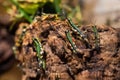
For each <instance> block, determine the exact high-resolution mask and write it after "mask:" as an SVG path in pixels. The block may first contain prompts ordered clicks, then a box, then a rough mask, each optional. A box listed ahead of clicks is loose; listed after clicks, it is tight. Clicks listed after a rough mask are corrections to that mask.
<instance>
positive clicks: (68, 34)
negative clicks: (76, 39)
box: [65, 30, 77, 53]
mask: <svg viewBox="0 0 120 80" xmlns="http://www.w3.org/2000/svg"><path fill="white" fill-rule="evenodd" d="M65 33H66V36H67V39H68V41H69V42H70V44H71V46H72V49H73V52H74V53H77V51H76V45H75V43H73V41H72V38H71V36H70V32H69V30H67V31H65Z"/></svg>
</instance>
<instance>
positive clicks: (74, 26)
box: [67, 18, 88, 42]
mask: <svg viewBox="0 0 120 80" xmlns="http://www.w3.org/2000/svg"><path fill="white" fill-rule="evenodd" d="M67 20H68V22H69V24H70V25H71V27H72V29H73V30H74V31H75V32H76V31H77V32H78V34H79V35H80V36H81V38H82V39H83V40H85V41H86V42H88V39H87V38H86V35H84V34H83V33H82V31H80V29H79V28H78V27H77V26H76V25H75V24H74V23H73V22H72V21H71V19H70V18H67Z"/></svg>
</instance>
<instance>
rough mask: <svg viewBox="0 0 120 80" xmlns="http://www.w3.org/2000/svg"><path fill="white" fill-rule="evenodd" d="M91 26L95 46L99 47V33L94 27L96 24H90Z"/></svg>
mask: <svg viewBox="0 0 120 80" xmlns="http://www.w3.org/2000/svg"><path fill="white" fill-rule="evenodd" d="M92 28H93V32H94V35H95V48H99V45H100V40H99V35H98V31H97V28H96V26H92Z"/></svg>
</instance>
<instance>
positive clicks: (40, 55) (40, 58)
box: [33, 38, 46, 69]
mask: <svg viewBox="0 0 120 80" xmlns="http://www.w3.org/2000/svg"><path fill="white" fill-rule="evenodd" d="M33 45H34V47H35V50H36V53H37V57H38V61H39V65H40V66H42V68H43V69H45V67H46V65H45V59H44V58H43V48H42V45H41V43H40V42H39V40H38V39H37V38H33Z"/></svg>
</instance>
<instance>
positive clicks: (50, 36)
mask: <svg viewBox="0 0 120 80" xmlns="http://www.w3.org/2000/svg"><path fill="white" fill-rule="evenodd" d="M25 26H28V27H26V28H25ZM92 26H94V25H83V26H78V27H79V29H80V30H81V31H82V32H83V33H84V34H85V35H86V36H87V41H85V40H83V38H80V36H79V35H78V33H77V32H75V31H74V30H73V29H71V26H70V24H69V23H68V21H67V20H61V19H58V17H56V16H54V15H42V16H41V17H36V18H35V20H34V21H33V23H32V24H30V25H27V24H22V25H20V28H19V29H18V31H17V32H16V37H15V41H16V58H17V59H18V60H19V67H20V68H21V69H22V71H23V77H22V80H119V79H120V76H119V75H120V42H119V41H120V39H119V32H118V31H117V30H116V29H114V28H112V27H109V26H104V25H101V26H97V25H96V28H97V31H98V36H99V37H98V39H97V41H98V42H97V43H95V41H96V38H95V35H94V31H93V27H92ZM68 30H69V32H70V34H71V37H72V41H73V42H74V44H75V45H76V48H77V49H76V51H77V52H76V53H74V50H73V46H72V45H71V43H70V42H69V40H68V39H67V36H66V31H68ZM33 38H37V39H38V40H39V41H40V43H41V44H42V48H43V58H44V59H45V64H46V67H45V69H44V68H42V66H41V65H39V64H40V61H39V60H38V57H37V52H36V49H35V46H34V41H33ZM96 44H98V45H97V46H96Z"/></svg>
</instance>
